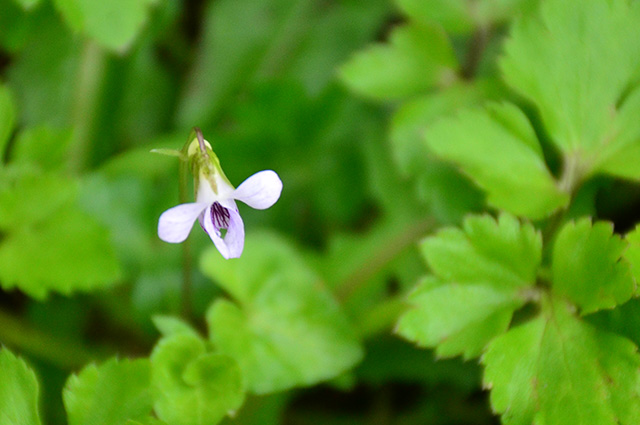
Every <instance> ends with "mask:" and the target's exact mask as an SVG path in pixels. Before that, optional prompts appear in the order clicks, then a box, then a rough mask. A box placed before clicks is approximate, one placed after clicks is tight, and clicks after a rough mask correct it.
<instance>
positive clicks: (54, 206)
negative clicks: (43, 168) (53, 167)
mask: <svg viewBox="0 0 640 425" xmlns="http://www.w3.org/2000/svg"><path fill="white" fill-rule="evenodd" d="M77 192H78V182H77V181H76V180H73V179H71V178H69V177H66V176H62V175H60V174H56V173H42V172H40V171H37V170H35V169H32V168H29V167H13V166H12V167H6V168H3V169H0V228H1V229H5V230H11V229H15V228H18V227H21V226H24V225H29V224H35V223H38V222H40V221H42V220H44V219H46V218H48V217H50V216H51V215H52V214H54V213H55V212H56V211H58V210H59V209H60V208H63V207H65V206H68V205H70V204H71V203H72V202H73V200H74V198H75V197H76V194H77Z"/></svg>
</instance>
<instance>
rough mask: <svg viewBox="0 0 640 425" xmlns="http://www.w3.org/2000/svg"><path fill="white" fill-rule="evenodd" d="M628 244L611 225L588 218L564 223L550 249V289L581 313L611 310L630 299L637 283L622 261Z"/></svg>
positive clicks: (627, 265) (627, 264) (628, 267)
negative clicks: (570, 302)
mask: <svg viewBox="0 0 640 425" xmlns="http://www.w3.org/2000/svg"><path fill="white" fill-rule="evenodd" d="M626 246H627V244H626V242H625V241H623V240H622V239H621V238H620V236H618V235H614V234H613V224H612V223H607V222H602V221H601V222H597V223H595V224H592V223H591V220H590V219H589V218H583V219H580V220H578V221H576V222H570V223H567V224H566V225H565V226H564V227H563V228H562V229H561V230H560V232H559V233H558V236H557V239H556V241H555V244H554V246H553V264H552V280H553V290H554V292H555V293H557V294H561V295H564V296H566V297H568V298H569V299H570V300H571V301H573V302H574V303H576V304H577V305H578V306H579V307H580V310H581V313H582V314H589V313H592V312H594V311H598V310H600V309H603V308H613V307H615V306H617V305H619V304H622V303H624V302H626V301H628V300H629V298H631V296H632V295H633V293H634V292H635V290H636V284H635V282H634V280H633V278H632V276H631V270H630V266H629V263H627V261H625V260H624V259H622V258H621V256H622V253H623V251H624V250H625V248H626Z"/></svg>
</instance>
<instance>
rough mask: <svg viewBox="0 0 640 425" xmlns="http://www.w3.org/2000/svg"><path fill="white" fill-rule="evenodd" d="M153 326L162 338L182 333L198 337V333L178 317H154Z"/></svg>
mask: <svg viewBox="0 0 640 425" xmlns="http://www.w3.org/2000/svg"><path fill="white" fill-rule="evenodd" d="M152 320H153V324H154V325H155V326H156V328H157V329H158V330H159V331H160V333H161V334H162V336H165V337H166V336H171V335H175V334H180V333H187V334H189V335H193V336H195V337H197V336H198V332H196V330H195V329H193V328H192V327H191V326H190V325H189V324H188V323H186V322H184V321H183V320H181V319H178V318H177V317H171V316H154V317H153V318H152Z"/></svg>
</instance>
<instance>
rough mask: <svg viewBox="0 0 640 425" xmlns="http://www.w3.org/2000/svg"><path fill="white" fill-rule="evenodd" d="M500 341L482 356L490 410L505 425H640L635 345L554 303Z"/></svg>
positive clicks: (639, 382)
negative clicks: (488, 389)
mask: <svg viewBox="0 0 640 425" xmlns="http://www.w3.org/2000/svg"><path fill="white" fill-rule="evenodd" d="M547 304H548V305H545V306H544V309H543V313H542V314H541V315H540V316H539V317H537V318H536V319H534V320H532V321H530V322H528V323H526V324H524V325H521V326H519V327H517V328H514V329H512V330H510V331H509V332H507V333H506V334H504V335H502V336H500V337H498V338H496V339H495V340H494V341H493V342H492V343H491V344H490V345H489V347H488V349H487V352H486V354H485V355H484V356H483V358H482V363H483V364H484V365H485V376H484V383H485V386H486V387H487V388H490V389H491V404H492V406H493V408H494V410H495V411H496V412H498V413H501V414H502V423H503V424H505V425H528V424H531V423H536V424H538V423H539V424H543V423H544V424H547V425H556V424H557V425H564V424H569V423H570V424H576V425H581V424H584V425H587V424H588V425H591V424H599V425H600V424H602V425H608V424H611V425H614V424H623V425H625V424H629V425H631V424H635V423H638V421H640V404H638V402H637V400H638V397H640V393H639V389H640V379H639V378H640V375H639V374H638V370H639V369H640V358H639V357H638V354H637V349H636V347H635V345H634V344H633V343H632V342H631V341H629V340H627V339H625V338H622V337H619V336H617V335H614V334H611V333H607V332H603V331H599V330H596V329H595V328H593V327H592V326H591V325H588V324H586V323H584V322H582V321H581V320H580V319H578V318H576V317H575V316H574V315H573V314H571V313H570V312H569V311H568V309H567V306H566V305H565V304H563V303H560V302H550V303H547Z"/></svg>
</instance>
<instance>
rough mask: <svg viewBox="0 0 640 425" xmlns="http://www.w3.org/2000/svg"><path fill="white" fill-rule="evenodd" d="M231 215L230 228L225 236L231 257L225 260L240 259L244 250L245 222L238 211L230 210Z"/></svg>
mask: <svg viewBox="0 0 640 425" xmlns="http://www.w3.org/2000/svg"><path fill="white" fill-rule="evenodd" d="M229 213H230V218H229V228H228V229H227V234H226V235H225V236H224V243H225V244H226V245H227V249H228V250H229V256H228V257H225V258H239V257H240V255H242V251H243V249H244V222H243V221H242V217H240V213H238V210H237V209H232V208H230V209H229Z"/></svg>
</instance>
